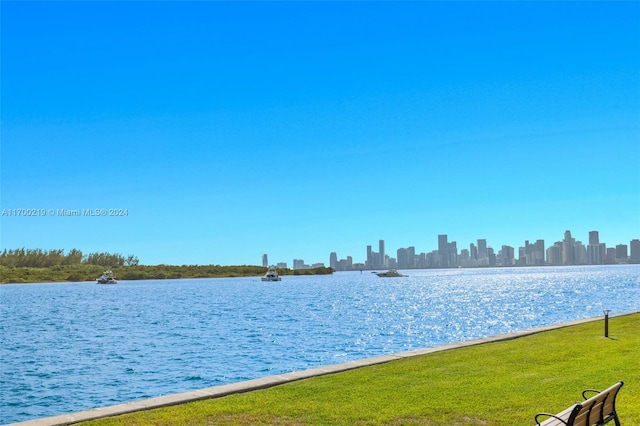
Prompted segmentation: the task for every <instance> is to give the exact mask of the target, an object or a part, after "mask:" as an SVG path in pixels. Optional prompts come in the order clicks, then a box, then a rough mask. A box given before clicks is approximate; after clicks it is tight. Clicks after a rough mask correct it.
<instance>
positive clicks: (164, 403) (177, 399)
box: [13, 311, 640, 426]
mask: <svg viewBox="0 0 640 426" xmlns="http://www.w3.org/2000/svg"><path fill="white" fill-rule="evenodd" d="M638 313H640V311H638V312H627V313H623V314H617V315H610V316H609V318H614V317H619V316H625V315H633V314H638ZM603 319H604V316H600V317H595V318H587V319H582V320H575V321H569V322H564V323H561V324H555V325H549V326H544V327H538V328H532V329H529V330H523V331H514V332H512V333H507V334H499V335H497V336H491V337H483V338H480V339H474V340H467V341H464V342H459V343H450V344H448V345H442V346H434V347H432V348H425V349H417V350H414V351H409V352H400V353H397V354H392V355H382V356H377V357H373V358H365V359H361V360H357V361H349V362H345V363H342V364H335V365H329V366H325V367H318V368H311V369H309V370H302V371H294V372H292V373H286V374H278V375H275V376H268V377H263V378H260V379H253V380H247V381H243V382H237V383H231V384H228V385H221V386H214V387H210V388H204V389H198V390H194V391H188V392H181V393H176V394H172V395H165V396H159V397H155V398H149V399H143V400H140V401H133V402H127V403H124V404H118V405H111V406H108V407H102V408H94V409H92V410H86V411H78V412H75V413H69V414H62V415H59V416H53V417H44V418H40V419H35V420H27V421H24V422H19V423H13V425H20V426H58V425H68V424H73V423H80V422H85V421H88V420H95V419H101V418H104V417H112V416H118V415H121V414H127V413H133V412H136V411H143V410H150V409H153V408H161V407H169V406H171V405H178V404H183V403H185V402H190V401H198V400H202V399H211V398H219V397H221V396H225V395H230V394H235V393H243V392H250V391H254V390H259V389H266V388H270V387H272V386H277V385H282V384H285V383H289V382H294V381H297V380H302V379H307V378H310V377H318V376H324V375H326V374H333V373H339V372H342V371H348V370H353V369H355V368H360V367H366V366H369V365H375V364H382V363H385V362H389V361H393V360H396V359H402V358H409V357H413V356H418V355H426V354H431V353H435V352H442V351H448V350H451V349H458V348H464V347H467V346H474V345H481V344H484V343H491V342H500V341H505V340H512V339H517V338H519V337H524V336H530V335H532V334H537V333H541V332H543V331H549V330H556V329H559V328H564V327H570V326H573V325H578V324H584V323H587V322H593V321H598V320H603Z"/></svg>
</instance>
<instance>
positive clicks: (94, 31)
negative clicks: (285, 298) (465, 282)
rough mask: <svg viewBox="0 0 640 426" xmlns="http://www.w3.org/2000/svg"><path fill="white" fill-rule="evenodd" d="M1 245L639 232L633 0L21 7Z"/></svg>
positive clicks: (4, 30) (190, 259)
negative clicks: (40, 212) (29, 211)
mask: <svg viewBox="0 0 640 426" xmlns="http://www.w3.org/2000/svg"><path fill="white" fill-rule="evenodd" d="M0 7H1V9H0V12H1V19H2V27H1V35H2V57H1V59H2V62H1V71H2V74H1V77H2V81H1V89H2V92H1V102H2V103H1V108H2V110H1V118H2V123H1V126H2V127H1V138H2V139H1V149H2V151H1V155H2V158H1V167H2V168H1V179H2V182H1V190H2V193H1V203H2V206H1V208H2V209H22V208H35V209H46V210H47V211H49V210H51V209H54V210H56V211H57V209H72V210H73V209H89V208H91V209H107V210H108V209H116V208H119V209H127V212H128V215H127V216H125V217H56V216H52V215H50V214H49V215H47V216H46V217H16V216H8V215H6V214H5V215H4V216H2V217H0V220H1V222H0V226H1V246H2V248H19V247H26V248H43V249H59V248H62V249H65V250H70V249H72V248H78V249H81V250H82V251H83V252H85V253H89V252H94V251H100V252H102V251H108V252H118V253H122V254H124V255H128V254H135V255H137V256H138V257H139V258H140V261H141V263H144V264H158V263H167V264H224V265H237V264H260V263H261V256H262V254H263V253H267V254H268V255H269V260H270V263H276V262H287V263H288V264H289V266H291V264H292V259H294V258H301V259H304V260H305V261H306V262H307V263H314V262H324V263H325V264H328V262H329V253H330V252H332V251H336V252H337V254H338V257H339V258H344V257H346V256H349V255H350V256H353V258H354V261H356V262H357V261H364V260H365V257H366V246H367V245H372V246H374V249H377V243H378V240H379V239H384V240H385V241H386V251H387V252H388V253H390V254H391V255H395V250H396V249H398V248H400V247H408V246H415V247H416V251H417V252H429V251H431V250H434V249H436V248H437V235H438V234H448V235H449V240H450V241H451V240H452V241H457V243H458V248H459V249H461V248H468V245H469V243H470V242H475V241H476V240H477V239H478V238H485V239H487V242H488V244H489V245H490V246H492V247H494V249H496V252H497V250H499V249H500V247H501V245H503V244H506V245H510V246H513V247H515V248H516V252H517V248H518V247H519V246H522V245H524V240H536V239H544V240H545V243H546V245H547V246H548V245H550V244H552V243H553V242H555V241H558V240H561V239H562V236H563V233H564V231H565V230H566V229H570V230H571V231H572V233H573V235H574V236H575V237H576V238H577V239H579V240H582V241H583V242H587V241H588V232H589V231H591V230H598V231H600V239H601V241H602V242H606V243H607V244H608V245H609V246H611V245H615V244H620V243H624V244H628V243H629V240H631V239H633V238H640V171H639V170H640V3H638V2H585V3H583V2H557V3H556V2H531V3H530V2H468V3H467V2H255V3H253V2H127V1H122V2H56V1H46V2H12V1H8V2H2V4H1V6H0Z"/></svg>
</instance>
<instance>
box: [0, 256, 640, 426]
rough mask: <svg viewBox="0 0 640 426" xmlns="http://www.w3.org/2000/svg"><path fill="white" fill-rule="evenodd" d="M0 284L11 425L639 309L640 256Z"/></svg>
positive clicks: (4, 410)
mask: <svg viewBox="0 0 640 426" xmlns="http://www.w3.org/2000/svg"><path fill="white" fill-rule="evenodd" d="M406 273H408V274H409V275H410V276H409V277H407V278H378V277H377V276H375V275H374V274H371V273H370V272H366V271H365V272H363V273H362V274H360V273H359V272H355V273H351V272H345V273H337V274H334V275H332V276H319V277H283V279H282V281H281V282H274V283H263V282H261V281H260V279H259V278H230V279H193V280H165V281H128V282H127V281H121V282H120V283H118V284H117V285H114V286H105V285H97V284H94V283H81V284H30V285H4V286H0V308H1V311H0V343H1V345H0V346H1V347H0V361H1V366H0V398H1V401H0V413H1V414H0V423H11V422H16V421H22V420H29V419H34V418H39V417H46V416H51V415H57V414H62V413H67V412H73V411H79V410H85V409H90V408H95V407H100V406H107V405H113V404H116V403H122V402H127V401H132V400H136V399H142V398H149V397H154V396H159V395H166V394H171V393H176V392H182V391H187V390H193V389H198V388H204V387H209V386H216V385H221V384H226V383H232V382H237V381H242V380H247V379H253V378H258V377H263V376H269V375H274V374H280V373H285V372H290V371H295V370H303V369H308V368H312V367H317V366H322V365H329V364H337V363H342V362H346V361H349V360H354V359H360V358H366V357H372V356H376V355H381V354H390V353H395V352H402V351H407V350H412V349H418V348H424V347H429V346H436V345H441V344H445V343H451V342H459V341H464V340H469V339H475V338H478V337H483V336H489V335H495V334H501V333H507V332H510V331H515V330H522V329H528V328H532V327H538V326H543V325H550V324H555V323H560V322H564V321H568V320H574V319H582V318H590V317H596V316H601V315H602V310H603V309H604V308H606V309H611V314H616V313H624V312H630V311H638V310H640V266H600V267H570V268H563V267H557V268H520V269H469V270H429V271H426V270H422V271H406Z"/></svg>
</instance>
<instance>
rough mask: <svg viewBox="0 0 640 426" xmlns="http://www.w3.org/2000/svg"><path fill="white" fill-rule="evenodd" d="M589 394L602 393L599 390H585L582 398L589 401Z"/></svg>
mask: <svg viewBox="0 0 640 426" xmlns="http://www.w3.org/2000/svg"><path fill="white" fill-rule="evenodd" d="M589 392H591V393H594V394H599V393H600V391H599V390H597V389H585V390H583V391H582V397H583V398H584V399H589V397H588V396H587V393H589Z"/></svg>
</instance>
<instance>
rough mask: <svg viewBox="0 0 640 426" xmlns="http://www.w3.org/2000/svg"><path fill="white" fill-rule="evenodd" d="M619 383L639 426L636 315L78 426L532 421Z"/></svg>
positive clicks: (628, 413) (627, 414) (639, 329)
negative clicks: (606, 330)
mask: <svg viewBox="0 0 640 426" xmlns="http://www.w3.org/2000/svg"><path fill="white" fill-rule="evenodd" d="M618 380H622V381H624V383H625V384H624V386H623V387H622V389H621V390H620V393H619V394H618V400H617V407H618V413H619V416H620V420H621V424H622V425H623V426H627V425H640V314H633V315H626V316H621V317H615V318H610V320H609V338H605V337H604V327H603V321H594V322H590V323H586V324H581V325H577V326H571V327H567V328H562V329H558V330H553V331H547V332H543V333H539V334H535V335H532V336H527V337H522V338H519V339H515V340H509V341H503V342H496V343H487V344H482V345H477V346H472V347H467V348H462V349H455V350H450V351H444V352H438V353H433V354H429V355H421V356H416V357H412V358H406V359H402V360H396V361H391V362H388V363H385V364H380V365H374V366H369V367H364V368H360V369H356V370H351V371H346V372H342V373H337V374H333V375H328V376H321V377H315V378H311V379H306V380H301V381H298V382H293V383H289V384H285V385H281V386H276V387H273V388H269V389H264V390H259V391H254V392H248V393H244V394H236V395H229V396H225V397H222V398H217V399H210V400H205V401H197V402H192V403H186V404H182V405H178V406H174V407H168V408H161V409H155V410H149V411H143V412H139V413H133V414H127V415H122V416H118V417H112V418H107V419H101V420H96V421H92V422H86V423H84V425H92V426H97V425H176V424H179V425H447V426H452V425H504V426H514V425H533V424H534V421H533V418H534V416H535V414H536V413H538V412H541V411H546V412H552V413H557V412H560V411H562V410H563V409H564V408H567V407H568V406H570V405H571V404H573V403H574V402H577V401H579V400H581V392H582V390H583V389H587V388H596V389H604V388H607V387H609V386H610V385H612V384H614V383H615V382H616V381H618Z"/></svg>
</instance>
